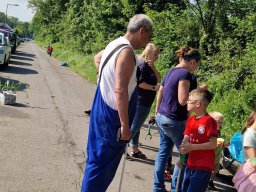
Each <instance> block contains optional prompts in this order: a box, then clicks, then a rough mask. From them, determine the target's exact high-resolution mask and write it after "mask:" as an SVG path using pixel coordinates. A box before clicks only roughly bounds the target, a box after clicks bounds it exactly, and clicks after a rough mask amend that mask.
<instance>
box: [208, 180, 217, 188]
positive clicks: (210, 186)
mask: <svg viewBox="0 0 256 192" xmlns="http://www.w3.org/2000/svg"><path fill="white" fill-rule="evenodd" d="M208 188H209V189H213V190H215V189H216V187H215V186H214V183H213V180H212V179H210V181H209V184H208Z"/></svg>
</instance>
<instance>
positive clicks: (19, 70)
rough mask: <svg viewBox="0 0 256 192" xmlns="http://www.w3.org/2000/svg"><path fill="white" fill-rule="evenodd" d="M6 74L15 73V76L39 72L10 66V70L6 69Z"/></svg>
mask: <svg viewBox="0 0 256 192" xmlns="http://www.w3.org/2000/svg"><path fill="white" fill-rule="evenodd" d="M5 72H8V73H13V74H24V75H26V74H38V72H37V71H35V70H32V69H25V68H20V67H15V66H8V68H6V69H5Z"/></svg>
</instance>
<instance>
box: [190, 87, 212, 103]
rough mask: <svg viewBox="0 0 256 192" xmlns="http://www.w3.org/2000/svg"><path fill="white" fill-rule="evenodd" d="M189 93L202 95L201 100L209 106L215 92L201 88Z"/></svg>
mask: <svg viewBox="0 0 256 192" xmlns="http://www.w3.org/2000/svg"><path fill="white" fill-rule="evenodd" d="M189 95H198V96H200V97H201V98H200V99H199V100H200V101H201V102H202V103H203V104H204V106H205V107H207V106H208V105H209V104H210V103H211V101H212V98H213V94H212V93H211V92H210V91H208V90H207V89H201V88H197V89H194V90H192V91H191V92H190V94H189Z"/></svg>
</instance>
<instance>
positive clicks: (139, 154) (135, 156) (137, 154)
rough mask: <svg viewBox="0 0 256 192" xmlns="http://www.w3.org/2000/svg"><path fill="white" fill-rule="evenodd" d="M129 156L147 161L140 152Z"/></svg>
mask: <svg viewBox="0 0 256 192" xmlns="http://www.w3.org/2000/svg"><path fill="white" fill-rule="evenodd" d="M130 156H131V157H134V158H138V159H147V157H146V155H145V154H143V153H142V152H141V151H138V152H137V153H134V152H131V154H130Z"/></svg>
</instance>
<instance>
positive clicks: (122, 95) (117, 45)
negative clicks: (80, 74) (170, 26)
mask: <svg viewBox="0 0 256 192" xmlns="http://www.w3.org/2000/svg"><path fill="white" fill-rule="evenodd" d="M152 25H153V23H152V21H151V19H150V18H149V17H148V16H146V15H144V14H138V15H135V16H134V17H133V18H131V19H130V22H129V24H128V27H127V32H126V34H125V35H124V36H123V37H119V38H117V39H116V40H114V41H112V42H110V43H109V44H108V45H107V47H106V48H105V49H104V52H103V54H102V58H101V60H100V66H99V79H98V86H97V90H96V93H95V97H94V101H93V105H92V111H91V115H90V124H89V134H88V141H87V160H86V165H85V172H84V178H83V181H82V189H81V191H82V192H92V191H95V192H105V191H107V188H108V186H109V184H110V183H111V182H112V180H113V178H114V176H115V173H116V170H117V168H118V165H119V162H120V160H121V158H122V155H123V154H124V152H125V146H126V144H127V141H129V139H130V136H131V133H130V125H131V123H132V120H133V116H134V114H135V110H136V100H137V95H135V94H133V93H134V90H135V87H136V84H137V82H136V69H137V67H136V62H137V58H136V55H135V52H134V50H136V49H140V48H142V47H144V46H146V45H147V44H148V43H149V41H150V38H151V34H152ZM105 61H106V62H105ZM118 130H120V132H121V135H120V138H117V133H118Z"/></svg>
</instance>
